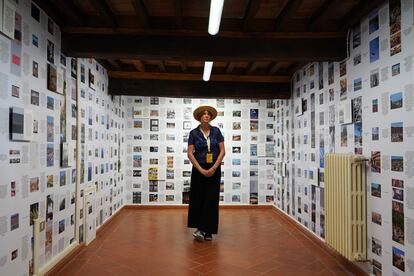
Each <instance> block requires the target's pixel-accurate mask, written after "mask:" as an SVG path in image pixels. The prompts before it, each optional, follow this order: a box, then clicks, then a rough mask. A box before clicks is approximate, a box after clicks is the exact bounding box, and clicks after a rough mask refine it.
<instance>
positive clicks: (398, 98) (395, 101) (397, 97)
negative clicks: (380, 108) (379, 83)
mask: <svg viewBox="0 0 414 276" xmlns="http://www.w3.org/2000/svg"><path fill="white" fill-rule="evenodd" d="M390 106H391V109H397V108H401V107H402V106H403V93H402V92H398V93H394V94H391V95H390Z"/></svg>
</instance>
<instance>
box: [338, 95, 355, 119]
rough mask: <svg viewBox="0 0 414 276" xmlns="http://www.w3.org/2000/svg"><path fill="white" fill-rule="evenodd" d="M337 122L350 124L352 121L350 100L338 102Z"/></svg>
mask: <svg viewBox="0 0 414 276" xmlns="http://www.w3.org/2000/svg"><path fill="white" fill-rule="evenodd" d="M338 108H339V111H338V123H339V124H351V123H352V100H351V99H348V100H344V101H341V102H339V107H338Z"/></svg>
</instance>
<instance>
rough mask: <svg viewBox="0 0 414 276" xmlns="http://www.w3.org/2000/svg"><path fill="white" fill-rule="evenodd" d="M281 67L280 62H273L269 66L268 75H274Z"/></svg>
mask: <svg viewBox="0 0 414 276" xmlns="http://www.w3.org/2000/svg"><path fill="white" fill-rule="evenodd" d="M281 67H282V63H281V62H277V61H276V62H273V63H272V64H271V65H270V70H269V73H268V74H269V75H274V74H275V73H276V72H277V71H278V70H279V69H280V68H281Z"/></svg>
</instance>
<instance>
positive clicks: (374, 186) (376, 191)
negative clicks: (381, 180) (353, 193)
mask: <svg viewBox="0 0 414 276" xmlns="http://www.w3.org/2000/svg"><path fill="white" fill-rule="evenodd" d="M371 195H372V196H375V197H378V198H381V184H378V183H371Z"/></svg>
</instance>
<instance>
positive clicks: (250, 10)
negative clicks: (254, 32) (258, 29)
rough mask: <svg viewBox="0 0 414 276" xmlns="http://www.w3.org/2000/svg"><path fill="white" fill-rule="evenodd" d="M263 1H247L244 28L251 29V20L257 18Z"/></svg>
mask: <svg viewBox="0 0 414 276" xmlns="http://www.w3.org/2000/svg"><path fill="white" fill-rule="evenodd" d="M261 2H262V0H249V2H248V3H247V8H246V12H245V14H244V17H243V30H245V31H246V30H248V29H249V26H250V25H251V21H252V20H253V19H254V18H255V16H256V13H257V11H258V10H259V7H260V3H261Z"/></svg>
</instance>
